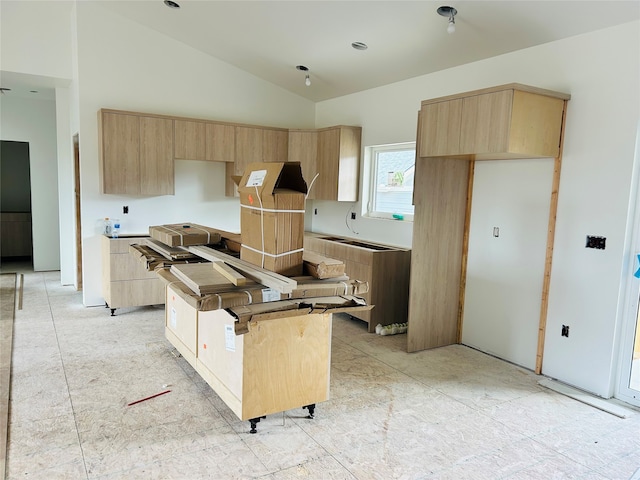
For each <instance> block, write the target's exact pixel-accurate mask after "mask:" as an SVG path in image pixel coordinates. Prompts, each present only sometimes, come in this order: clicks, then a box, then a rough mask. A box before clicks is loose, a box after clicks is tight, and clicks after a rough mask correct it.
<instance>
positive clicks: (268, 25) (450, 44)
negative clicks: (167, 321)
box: [2, 0, 640, 102]
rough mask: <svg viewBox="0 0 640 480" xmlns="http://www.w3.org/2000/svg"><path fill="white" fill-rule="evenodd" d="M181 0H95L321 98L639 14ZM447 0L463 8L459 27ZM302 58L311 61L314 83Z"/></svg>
mask: <svg viewBox="0 0 640 480" xmlns="http://www.w3.org/2000/svg"><path fill="white" fill-rule="evenodd" d="M176 1H177V2H178V3H179V4H180V5H181V8H180V9H179V10H175V9H170V8H168V7H167V6H165V4H164V3H163V1H162V0H134V1H121V0H100V1H97V2H96V3H97V4H99V5H101V6H102V7H104V8H106V9H109V10H110V11H112V12H115V13H117V14H119V15H123V16H125V17H128V18H129V19H131V20H132V21H133V22H136V23H139V24H142V25H145V26H147V27H149V28H151V29H154V30H156V31H158V32H161V33H163V34H165V35H167V36H169V37H171V38H174V39H175V40H178V41H180V42H183V43H185V44H187V45H190V46H192V47H194V48H196V49H198V50H200V51H202V52H205V53H207V54H209V55H211V56H212V57H216V58H218V59H220V60H223V61H225V62H228V63H230V64H232V65H235V66H236V67H238V68H240V69H242V70H245V71H247V72H249V73H251V74H253V75H255V76H257V77H260V78H262V79H264V80H266V81H269V82H271V83H274V84H276V85H279V86H281V87H282V88H284V89H286V90H289V91H291V92H293V93H295V94H298V95H300V96H302V97H305V98H308V99H309V100H312V101H316V102H317V101H321V100H326V99H329V98H334V97H339V96H342V95H347V94H350V93H354V92H358V91H362V90H366V89H369V88H374V87H377V86H381V85H385V84H389V83H393V82H397V81H400V80H404V79H407V78H412V77H416V76H419V75H424V74H427V73H432V72H436V71H438V70H443V69H446V68H450V67H454V66H456V65H461V64H464V63H469V62H474V61H477V60H482V59H485V58H489V57H493V56H496V55H501V54H504V53H508V52H511V51H515V50H520V49H523V48H527V47H531V46H534V45H540V44H543V43H547V42H552V41H555V40H559V39H562V38H566V37H570V36H574V35H579V34H581V33H585V32H589V31H593V30H599V29H603V28H607V27H611V26H614V25H618V24H621V23H625V22H630V21H633V20H637V19H638V18H640V1H638V0H622V1H617V0H597V1H595V0H594V1H580V0H569V1H545V0H533V1H527V0H511V1H493V0H467V1H454V0H443V1H437V2H434V1H401V0H373V1H372V0H356V1H340V0H323V1H307V0H290V1H271V0H261V1H245V0H232V1H213V0H176ZM441 5H450V6H453V7H455V8H456V9H457V10H458V14H457V15H456V31H455V33H453V34H448V33H447V25H448V20H447V18H445V17H442V16H440V15H438V14H437V13H436V10H437V8H438V7H439V6H441ZM352 42H364V43H366V44H367V45H368V46H369V48H368V50H366V51H358V50H354V49H353V48H352V47H351V43H352ZM296 65H305V66H307V67H308V68H309V70H310V71H309V73H310V75H311V86H309V87H307V86H305V84H304V73H303V72H300V71H298V70H297V69H296ZM7 80H11V81H12V85H5V83H7ZM36 80H37V79H36ZM28 81H30V82H31V84H28V85H24V86H22V85H20V82H21V76H19V75H16V76H13V77H12V76H9V77H7V73H6V72H2V83H3V85H2V86H11V88H13V89H14V91H12V93H16V94H18V93H19V92H20V89H21V88H22V89H23V90H25V91H27V92H28V91H29V90H31V89H35V88H37V87H40V90H41V94H45V95H48V94H50V95H51V96H53V94H52V92H53V89H52V88H51V87H52V86H51V85H47V84H46V81H42V82H37V81H36V82H35V84H34V83H33V82H34V79H31V80H28ZM27 95H29V93H27Z"/></svg>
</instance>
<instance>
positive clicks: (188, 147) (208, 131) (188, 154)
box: [174, 119, 236, 162]
mask: <svg viewBox="0 0 640 480" xmlns="http://www.w3.org/2000/svg"><path fill="white" fill-rule="evenodd" d="M174 131H175V159H176V160H206V161H210V162H233V161H235V150H236V146H235V126H233V125H229V124H225V123H215V122H197V121H191V120H177V119H176V120H175V123H174Z"/></svg>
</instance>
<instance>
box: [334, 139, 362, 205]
mask: <svg viewBox="0 0 640 480" xmlns="http://www.w3.org/2000/svg"><path fill="white" fill-rule="evenodd" d="M339 131H340V142H339V147H338V198H337V200H338V201H339V202H355V201H357V200H358V185H359V182H360V141H361V136H362V129H361V128H360V127H340V128H339Z"/></svg>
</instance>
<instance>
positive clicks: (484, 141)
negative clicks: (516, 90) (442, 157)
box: [460, 90, 513, 154]
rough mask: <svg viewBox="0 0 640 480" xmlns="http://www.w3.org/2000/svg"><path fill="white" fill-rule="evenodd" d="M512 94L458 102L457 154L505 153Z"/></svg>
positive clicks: (489, 94)
mask: <svg viewBox="0 0 640 480" xmlns="http://www.w3.org/2000/svg"><path fill="white" fill-rule="evenodd" d="M512 99H513V90H502V91H500V92H494V93H485V94H483V95H475V96H472V97H466V98H464V99H463V100H462V124H461V128H460V150H461V153H463V154H484V153H497V152H507V151H508V147H509V124H510V122H511V104H512Z"/></svg>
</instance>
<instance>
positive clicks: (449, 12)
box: [437, 6, 458, 33]
mask: <svg viewBox="0 0 640 480" xmlns="http://www.w3.org/2000/svg"><path fill="white" fill-rule="evenodd" d="M437 12H438V15H441V16H443V17H448V18H449V26H447V32H448V33H453V32H455V31H456V18H455V17H456V14H457V13H458V11H457V10H456V9H455V8H453V7H448V6H442V7H438V10H437Z"/></svg>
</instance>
